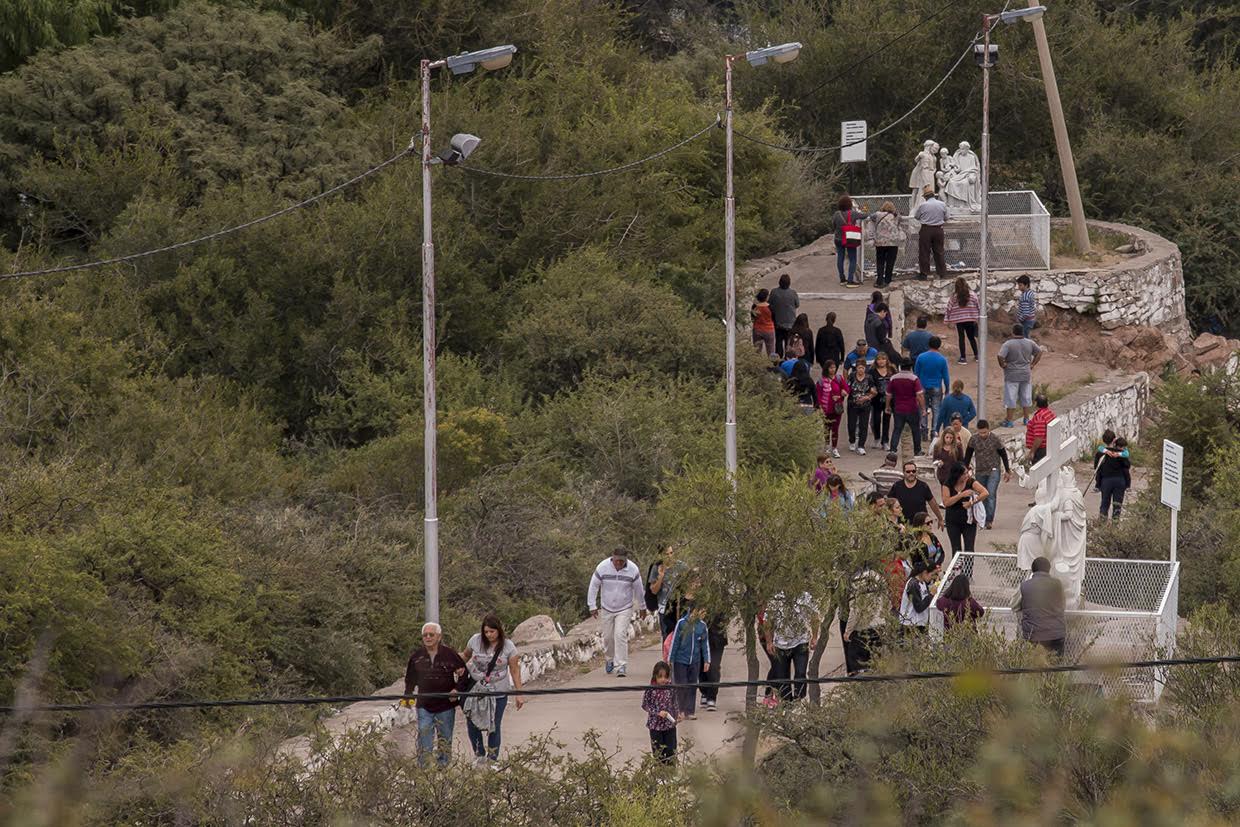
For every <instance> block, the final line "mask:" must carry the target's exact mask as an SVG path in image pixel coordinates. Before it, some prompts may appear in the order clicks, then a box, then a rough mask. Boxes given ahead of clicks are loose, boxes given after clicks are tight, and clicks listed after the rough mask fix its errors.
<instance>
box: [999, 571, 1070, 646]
mask: <svg viewBox="0 0 1240 827" xmlns="http://www.w3.org/2000/svg"><path fill="white" fill-rule="evenodd" d="M1032 568H1033V574H1032V576H1030V578H1029V579H1028V580H1026V581H1025V582H1023V583H1021V584H1020V589H1018V590H1017V592H1016V596H1015V597H1014V598H1013V599H1012V611H1013V612H1019V613H1020V636H1021V637H1022V638H1024V639H1025V640H1027V641H1029V642H1030V643H1036V644H1038V645H1039V646H1043V647H1045V648H1047V649H1049V650H1050V651H1051V652H1053V653H1054V654H1055V655H1057V656H1059V657H1061V658H1062V657H1063V650H1064V639H1065V638H1066V637H1067V636H1068V624H1067V620H1066V618H1065V613H1064V608H1065V598H1064V589H1063V583H1061V582H1059V581H1058V580H1056V579H1055V578H1054V577H1052V576H1051V561H1050V560H1047V559H1046V558H1045V557H1039V558H1037V559H1036V560H1034V561H1033V567H1032Z"/></svg>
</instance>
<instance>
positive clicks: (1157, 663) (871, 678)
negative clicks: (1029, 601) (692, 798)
mask: <svg viewBox="0 0 1240 827" xmlns="http://www.w3.org/2000/svg"><path fill="white" fill-rule="evenodd" d="M1225 663H1240V655H1216V656H1213V657H1204V658H1163V659H1159V660H1138V661H1126V662H1120V663H1069V664H1060V665H1056V666H1011V667H1003V668H999V669H970V670H954V671H942V672H891V673H882V672H863V673H861V674H858V675H829V676H827V677H820V678H800V679H798V678H782V679H773V680H760V681H703V682H701V683H692V684H683V685H682V684H667V685H666V688H668V689H689V688H693V689H699V688H702V687H705V688H712V687H713V688H717V689H737V688H741V687H759V688H761V687H764V686H784V685H791V684H811V683H812V684H819V685H821V684H861V683H900V682H904V681H923V680H945V679H951V678H962V677H970V678H972V677H1002V676H1008V675H1054V674H1061V673H1065V672H1108V671H1116V670H1122V669H1161V668H1166V667H1173V666H1206V665H1217V664H1225ZM649 688H650V685H649V684H628V685H624V684H621V685H616V684H607V685H605V686H564V687H558V688H551V689H514V690H508V691H504V692H499V693H496V692H490V691H488V692H419V693H418V694H417V695H403V694H402V695H328V696H320V697H304V698H231V699H224V700H215V701H211V700H187V701H144V702H138V703H116V704H105V703H84V704H34V705H10V706H0V714H11V713H14V712H19V711H20V712H23V713H33V712H136V711H142V710H165V709H218V708H227V707H257V706H316V705H321V704H332V705H340V704H351V703H364V702H376V701H408V700H417V699H419V698H421V699H423V700H426V699H431V698H435V699H442V698H458V699H459V698H471V697H494V696H496V695H497V694H498V695H519V696H522V697H538V696H544V695H546V696H550V695H597V694H605V693H608V692H644V691H645V690H647V689H649Z"/></svg>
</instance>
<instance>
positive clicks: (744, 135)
mask: <svg viewBox="0 0 1240 827" xmlns="http://www.w3.org/2000/svg"><path fill="white" fill-rule="evenodd" d="M977 41H978V38H977V37H974V38H973V39H972V40H970V41H969V45H968V46H967V47H966V48H965V50H964V52H963V53H961V55H960V57H958V58H956V62H955V63H953V64H952V67H951V68H950V69H948V70H947V74H945V75H943V77H942V78H941V79H940V80H939V82H938V83H936V84H935V85H934V87H933V88H932V89H931V90H930V91H929V92H927V93H926V94H925V96H924V97H923V98H922V99H921V100H919V101H917V103H916V104H914V105H913V108H912V109H910V110H908V111H907V112H905V113H904V114H903V115H901V116H900V117H898V118H896V119H895V120H894V121H892V122H891V123H889V124H887V125H886V126H884V127H883V128H882V129H879V130H877V131H876V132H873V133H871V134H869V135H867V136H866V137H864V138H859V139H858V140H855V141H849V142H848V143H846V144H835V145H833V146H784V145H783V144H775V143H771V142H770V141H764V140H762V139H761V138H759V137H757V136H756V135H750V134H748V133H745V132H741V131H740V130H739V129H733V130H732V131H733V132H734V133H735V134H736V136H737V137H739V138H744V139H745V140H747V141H752V142H753V143H755V144H762V146H767V147H770V148H771V149H779V150H782V151H784V152H805V153H816V152H834V151H835V150H837V149H845V148H847V147H850V146H856V145H857V144H863V143H865V142H866V141H872V140H874V139H875V138H877V137H878V136H879V135H882V134H883V133H884V132H886V131H888V130H890V129H893V128H895V127H896V126H898V125H899V124H901V123H902V122H903V121H904V120H905V119H906V118H908V116H909V115H912V114H913V113H914V112H916V111H917V110H918V109H920V108H921V107H922V106H923V105H924V104H925V103H926V101H928V100H930V98H931V97H933V96H934V93H935V92H938V91H939V89H941V88H942V87H943V84H945V83H947V79H948V78H950V77H951V76H952V75H953V74H954V73H955V71H956V70H957V69H959V68H960V64H961V63H963V62H964V59H965V58H966V57H968V56H969V53H970V52H972V51H973V44H975V43H977Z"/></svg>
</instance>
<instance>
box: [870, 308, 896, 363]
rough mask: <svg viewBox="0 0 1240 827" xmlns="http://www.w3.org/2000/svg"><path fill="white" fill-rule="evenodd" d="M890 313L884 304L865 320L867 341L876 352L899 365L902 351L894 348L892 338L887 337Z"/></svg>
mask: <svg viewBox="0 0 1240 827" xmlns="http://www.w3.org/2000/svg"><path fill="white" fill-rule="evenodd" d="M890 312H891V311H890V309H889V308H888V307H887V305H886V304H885V303H883V302H879V303H878V304H876V305H875V306H874V312H873V313H871V314H869V315H868V316H866V318H865V341H866V344H868V345H869V346H870V347H872V348H874V349H875V350H881V351H883V352H885V353H886V354H887V356H888V358H890V359H891V361H892V364H899V362H900V351H898V350H896V349H895V347H894V346H892V344H891V337H890V336H888V335H887V315H888V314H889V313H890Z"/></svg>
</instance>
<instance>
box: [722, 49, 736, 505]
mask: <svg viewBox="0 0 1240 827" xmlns="http://www.w3.org/2000/svg"><path fill="white" fill-rule="evenodd" d="M734 57H735V56H734V55H728V56H726V57H725V58H724V59H723V65H724V70H723V132H724V136H725V138H724V146H725V156H726V160H725V161H724V195H723V271H724V281H725V284H724V290H723V324H724V327H725V328H726V329H727V332H728V333H727V336H728V342H727V367H726V368H725V372H726V374H727V410H726V413H725V415H724V420H723V440H724V462H725V467H726V468H727V470H728V479H730V480H731V481H732V485H733V486H735V485H736V195H735V194H734V193H733V191H732V60H733V58H734Z"/></svg>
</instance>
